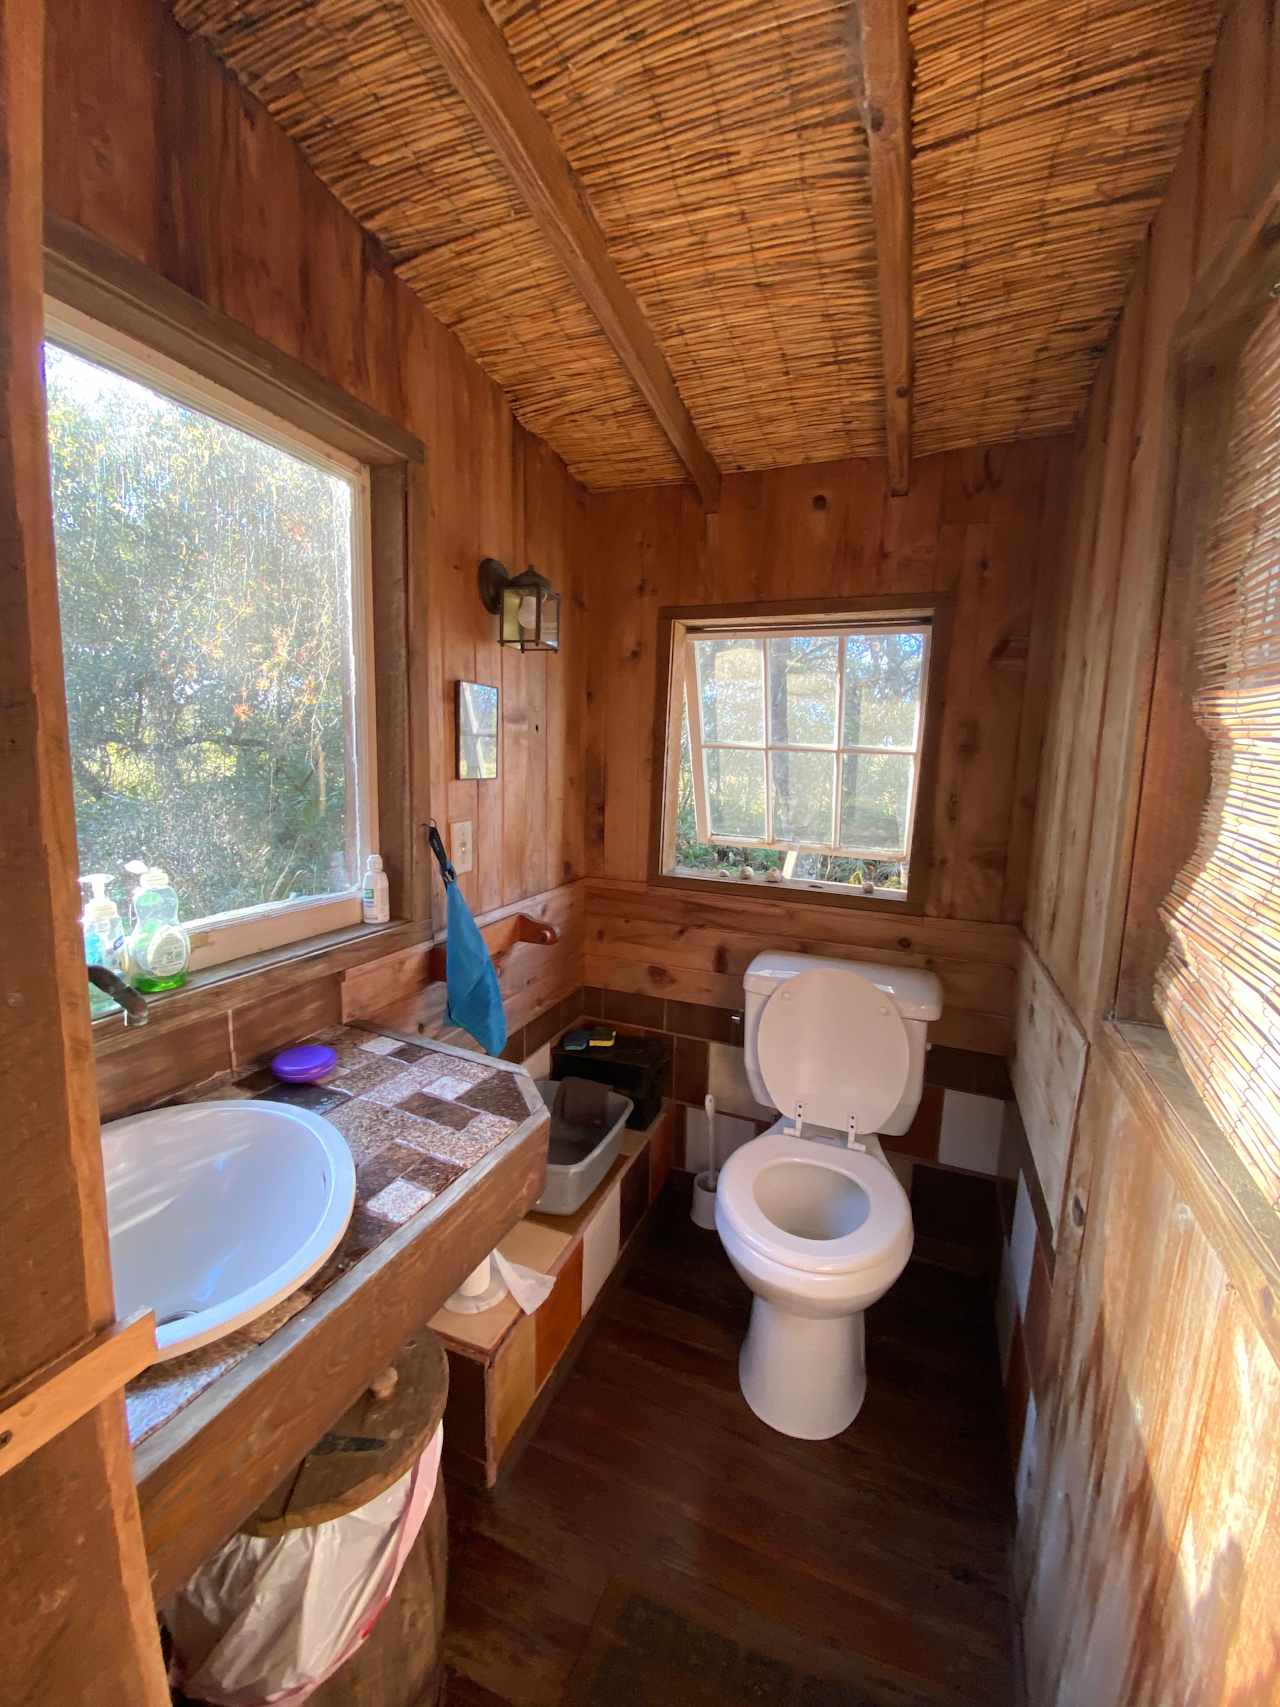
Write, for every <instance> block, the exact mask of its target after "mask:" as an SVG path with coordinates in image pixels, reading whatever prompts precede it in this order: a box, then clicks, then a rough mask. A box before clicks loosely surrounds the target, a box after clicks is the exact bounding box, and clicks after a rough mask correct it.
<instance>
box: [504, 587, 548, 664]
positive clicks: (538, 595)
mask: <svg viewBox="0 0 1280 1707" xmlns="http://www.w3.org/2000/svg"><path fill="white" fill-rule="evenodd" d="M501 621H502V626H501V630H500V633H499V639H500V640H501V642H502V644H503V645H504V646H518V647H519V648H520V650H521V651H522V652H558V651H559V649H560V595H559V593H553V592H552V591H551V589H550V587H547V586H545V585H542V586H538V585H528V584H526V585H525V586H521V585H520V584H519V582H518V581H514V582H508V583H507V585H506V586H505V587H504V588H503V589H502V619H501Z"/></svg>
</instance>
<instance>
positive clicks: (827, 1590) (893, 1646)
mask: <svg viewBox="0 0 1280 1707" xmlns="http://www.w3.org/2000/svg"><path fill="white" fill-rule="evenodd" d="M746 1314H747V1294H746V1292H745V1290H744V1289H743V1288H742V1287H741V1285H740V1284H739V1282H738V1281H737V1279H736V1277H735V1276H734V1274H733V1272H732V1270H731V1269H730V1268H729V1265H728V1263H727V1262H726V1260H725V1258H724V1255H723V1252H722V1251H721V1249H720V1244H719V1241H718V1239H717V1238H716V1235H715V1234H714V1233H705V1232H702V1231H700V1230H699V1229H697V1228H695V1227H693V1226H692V1225H691V1224H690V1222H689V1221H688V1218H687V1214H686V1213H684V1212H683V1211H682V1205H681V1204H680V1202H679V1198H678V1196H674V1197H673V1198H672V1199H671V1200H670V1201H668V1202H664V1204H663V1205H662V1206H661V1208H660V1209H659V1211H658V1212H657V1221H656V1225H655V1227H654V1229H653V1232H652V1234H651V1236H650V1237H649V1238H648V1240H647V1242H646V1244H645V1245H644V1247H643V1248H642V1249H641V1251H640V1252H639V1253H638V1255H637V1256H636V1258H635V1260H634V1261H633V1263H632V1266H631V1267H630V1269H629V1271H628V1273H627V1275H626V1278H625V1280H624V1282H623V1283H622V1284H621V1285H620V1286H619V1287H618V1288H617V1289H616V1290H615V1291H614V1292H613V1294H612V1296H611V1298H610V1299H609V1300H608V1302H607V1304H606V1305H605V1308H604V1310H603V1312H602V1314H601V1315H600V1317H599V1318H598V1319H597V1322H596V1324H595V1326H594V1328H593V1329H592V1331H591V1336H590V1338H589V1340H588V1342H587V1344H586V1345H585V1347H584V1348H583V1350H582V1353H581V1356H580V1357H579V1359H578V1362H577V1365H576V1367H575V1368H574V1370H573V1371H572V1373H571V1374H570V1375H569V1377H568V1379H567V1380H566V1382H565V1383H564V1385H563V1387H562V1388H561V1390H560V1392H559V1393H558V1394H557V1396H556V1397H555V1399H554V1400H553V1402H552V1404H551V1406H550V1408H549V1409H548V1411H547V1413H546V1415H545V1416H544V1417H543V1419H542V1421H541V1424H540V1425H539V1427H538V1430H537V1432H536V1434H535V1435H534V1436H533V1438H532V1440H531V1441H530V1443H529V1445H528V1446H527V1448H526V1450H525V1452H524V1454H523V1456H522V1458H521V1459H520V1460H519V1462H518V1463H517V1464H516V1465H515V1467H514V1469H513V1470H512V1471H511V1473H510V1475H509V1477H508V1478H507V1480H506V1482H505V1483H504V1485H503V1486H502V1488H501V1489H500V1490H499V1491H498V1493H497V1494H496V1495H494V1496H488V1497H486V1496H483V1495H480V1494H476V1493H471V1492H468V1491H467V1490H464V1489H462V1488H455V1487H450V1490H449V1498H450V1502H451V1514H450V1522H451V1543H452V1552H451V1559H450V1588H449V1608H448V1617H447V1620H446V1655H447V1661H448V1667H449V1671H448V1686H447V1694H446V1699H447V1702H448V1703H449V1704H450V1707H496V1704H499V1703H512V1704H514V1703H521V1704H523V1703H528V1704H530V1707H534V1704H537V1707H553V1704H559V1703H565V1704H566V1707H568V1704H572V1707H595V1703H596V1702H597V1701H599V1702H600V1703H602V1704H603V1703H605V1702H608V1703H610V1704H611V1707H630V1704H632V1703H634V1704H635V1707H642V1704H645V1707H647V1704H648V1703H653V1707H674V1704H675V1703H677V1702H679V1703H683V1702H686V1701H687V1702H696V1703H699V1704H701V1703H709V1704H710V1703H719V1702H724V1703H726V1704H728V1703H730V1702H732V1703H734V1707H737V1704H738V1703H741V1702H747V1701H752V1702H760V1703H762V1704H771V1703H777V1704H778V1707H783V1704H784V1703H785V1704H786V1707H843V1704H847V1707H855V1704H856V1707H880V1704H881V1703H883V1704H885V1707H889V1704H892V1707H926V1704H929V1707H933V1704H936V1703H940V1702H947V1703H952V1704H962V1703H973V1704H974V1707H978V1704H981V1707H992V1704H993V1703H1001V1702H1005V1701H1007V1700H1008V1699H1009V1640H1010V1613H1009V1598H1008V1584H1007V1572H1008V1546H1009V1535H1010V1521H1011V1498H1010V1485H1009V1466H1008V1458H1007V1449H1006V1446H1005V1437H1004V1427H1003V1409H1002V1404H1001V1399H1000V1389H999V1373H998V1368H997V1365H996V1357H995V1347H994V1342H993V1335H992V1331H991V1305H990V1299H989V1295H988V1291H987V1288H986V1286H985V1285H984V1284H983V1283H981V1282H975V1281H972V1280H968V1279H965V1278H962V1277H960V1276H957V1275H955V1274H952V1273H949V1272H946V1271H944V1270H942V1269H939V1268H933V1267H929V1266H927V1265H925V1264H923V1263H912V1264H911V1265H910V1266H909V1267H908V1269H907V1271H906V1273H905V1274H904V1275H903V1277H902V1279H901V1280H900V1281H899V1283H898V1285H897V1286H896V1287H895V1288H894V1289H893V1291H892V1292H890V1293H889V1295H888V1296H887V1297H886V1298H885V1299H884V1300H882V1302H881V1303H879V1304H878V1305H876V1306H875V1308H874V1309H873V1310H872V1311H871V1312H870V1314H869V1318H868V1327H869V1332H868V1367H869V1388H868V1394H867V1399H866V1403H865V1404H864V1406H863V1410H862V1414H861V1416H859V1418H858V1419H857V1421H856V1422H855V1423H854V1425H853V1427H852V1428H851V1429H849V1430H848V1431H847V1432H846V1433H845V1434H844V1435H843V1436H841V1437H840V1438H838V1439H836V1440H833V1441H824V1442H817V1443H813V1442H805V1441H796V1440H789V1439H786V1438H785V1437H784V1436H782V1435H779V1434H775V1433H774V1432H773V1431H772V1430H771V1429H768V1428H766V1427H765V1426H764V1424H763V1423H760V1422H758V1421H757V1420H756V1418H755V1417H754V1416H753V1415H752V1414H751V1412H750V1411H749V1410H748V1409H747V1406H746V1404H745V1402H744V1401H743V1399H742V1396H741V1394H740V1393H739V1391H738V1385H737V1363H736V1360H737V1354H738V1346H739V1343H740V1340H741V1337H742V1331H743V1327H744V1324H745V1320H746ZM664 1645H665V1646H664Z"/></svg>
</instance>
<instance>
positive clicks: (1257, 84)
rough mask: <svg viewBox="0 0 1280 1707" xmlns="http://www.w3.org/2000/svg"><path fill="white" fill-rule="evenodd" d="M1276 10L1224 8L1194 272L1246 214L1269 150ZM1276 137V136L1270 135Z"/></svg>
mask: <svg viewBox="0 0 1280 1707" xmlns="http://www.w3.org/2000/svg"><path fill="white" fill-rule="evenodd" d="M1271 12H1272V8H1271V7H1270V6H1269V5H1268V4H1266V3H1265V0H1233V3H1232V4H1229V5H1228V6H1226V8H1225V9H1224V15H1223V19H1222V29H1221V32H1220V34H1219V36H1218V47H1217V52H1216V53H1215V54H1214V59H1213V65H1212V68H1211V70H1210V73H1209V77H1208V84H1209V97H1208V101H1207V103H1206V107H1205V115H1204V154H1203V162H1204V163H1203V174H1204V184H1205V194H1204V201H1203V205H1202V208H1201V213H1200V225H1199V231H1198V233H1197V238H1196V254H1195V270H1196V273H1197V275H1198V274H1200V273H1202V272H1203V271H1204V269H1205V267H1206V266H1207V265H1208V263H1209V262H1210V261H1211V260H1212V259H1213V257H1214V255H1215V254H1216V253H1217V251H1218V248H1219V245H1220V244H1221V243H1222V240H1223V238H1224V236H1225V235H1226V233H1227V231H1228V228H1229V227H1230V226H1231V225H1232V224H1233V223H1234V222H1235V221H1236V220H1237V219H1240V218H1242V217H1243V216H1244V214H1245V213H1246V212H1247V210H1248V207H1249V203H1250V201H1251V200H1252V198H1253V194H1254V190H1255V188H1256V181H1257V171H1258V165H1259V156H1260V154H1261V153H1262V151H1263V148H1264V146H1265V143H1266V140H1267V137H1268V132H1267V125H1266V108H1267V71H1268V62H1269V58H1270V55H1269V38H1270V36H1271V34H1272V32H1273V30H1274V20H1273V18H1272V16H1271ZM1270 134H1271V136H1272V137H1274V135H1275V132H1274V131H1272V132H1271V133H1270Z"/></svg>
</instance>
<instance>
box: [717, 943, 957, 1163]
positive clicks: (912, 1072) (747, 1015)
mask: <svg viewBox="0 0 1280 1707" xmlns="http://www.w3.org/2000/svg"><path fill="white" fill-rule="evenodd" d="M817 967H823V968H825V969H827V970H830V971H835V972H850V973H853V974H855V975H856V976H857V977H859V978H864V979H866V980H867V982H868V983H871V984H874V985H875V987H876V989H877V990H882V991H883V992H884V994H885V995H886V996H888V997H889V998H890V999H891V1000H892V1002H893V1004H894V1006H895V1007H896V1008H897V1010H898V1012H899V1013H900V1014H901V1015H902V1022H903V1025H904V1026H905V1027H906V1032H907V1048H908V1058H907V1083H906V1086H905V1088H904V1090H903V1093H902V1101H901V1102H900V1103H899V1104H898V1106H897V1108H895V1109H894V1111H893V1113H892V1114H891V1115H890V1116H889V1118H888V1119H887V1120H886V1121H884V1122H883V1124H882V1125H881V1127H880V1131H881V1132H882V1133H883V1134H885V1135H886V1136H888V1137H893V1136H895V1135H897V1134H900V1133H903V1132H905V1131H906V1130H907V1128H908V1127H909V1126H910V1125H911V1122H912V1121H913V1120H914V1119H915V1114H916V1110H917V1108H919V1106H920V1093H921V1091H922V1090H923V1089H924V1054H925V1044H926V1037H925V1034H926V1032H927V1031H928V1028H929V1021H930V1020H935V1019H937V1018H938V1016H939V1014H941V1012H942V985H941V984H940V983H939V981H938V978H937V976H936V974H934V973H932V972H926V971H925V970H924V969H923V968H922V967H919V966H883V965H881V964H880V963H879V962H877V961H873V960H834V959H830V958H828V957H827V956H824V955H817V954H788V953H786V952H785V951H784V950H782V949H766V950H765V952H764V953H763V954H757V955H756V957H755V959H754V960H753V961H752V962H751V964H750V966H748V967H747V970H746V972H745V974H744V975H743V980H742V987H743V990H744V992H745V1000H744V1002H743V1031H744V1034H745V1035H744V1037H743V1047H744V1050H745V1053H746V1069H747V1079H748V1081H749V1082H750V1085H751V1090H752V1093H753V1095H754V1096H755V1098H756V1101H757V1102H759V1103H761V1104H763V1106H764V1107H765V1108H773V1107H776V1104H775V1103H774V1100H773V1098H772V1097H771V1096H770V1095H769V1087H768V1086H767V1085H766V1084H765V1082H764V1080H763V1079H762V1078H761V1076H760V1062H759V1054H758V1050H757V1047H756V1044H757V1040H758V1038H759V1034H760V1016H761V1014H763V1012H764V1010H765V1004H766V1003H767V1002H768V1001H769V1000H770V998H771V997H772V996H773V995H775V994H776V992H777V991H778V990H779V989H780V988H781V987H782V985H783V984H785V983H786V981H787V979H788V978H794V977H795V976H796V974H797V973H798V972H812V971H813V970H814V969H815V968H817Z"/></svg>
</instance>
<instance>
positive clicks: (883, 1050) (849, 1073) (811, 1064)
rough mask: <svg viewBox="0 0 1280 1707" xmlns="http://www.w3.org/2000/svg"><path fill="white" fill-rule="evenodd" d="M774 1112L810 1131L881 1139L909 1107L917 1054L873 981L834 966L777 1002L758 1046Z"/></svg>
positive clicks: (791, 982) (786, 990)
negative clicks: (906, 1095)
mask: <svg viewBox="0 0 1280 1707" xmlns="http://www.w3.org/2000/svg"><path fill="white" fill-rule="evenodd" d="M756 1053H757V1059H758V1060H759V1063H760V1073H761V1076H762V1077H763V1079H764V1082H765V1084H766V1085H767V1086H768V1088H769V1096H770V1097H771V1099H772V1101H773V1103H774V1106H775V1107H777V1108H779V1109H780V1110H781V1111H782V1113H783V1114H785V1115H787V1116H789V1117H792V1116H794V1115H795V1111H796V1104H797V1103H798V1102H802V1103H803V1104H804V1118H805V1124H806V1125H815V1126H826V1127H829V1128H830V1129H831V1130H832V1131H835V1132H844V1131H845V1130H846V1129H847V1128H848V1125H849V1116H850V1115H851V1114H856V1115H857V1117H858V1131H859V1132H878V1131H879V1130H880V1127H881V1125H882V1124H883V1123H884V1121H886V1120H887V1119H888V1118H889V1116H890V1115H891V1114H892V1113H893V1111H894V1109H895V1108H897V1106H898V1104H899V1103H900V1102H901V1101H902V1093H903V1091H904V1090H905V1089H906V1086H907V1073H908V1068H909V1062H910V1047H909V1045H908V1043H907V1028H906V1026H905V1025H904V1024H903V1023H902V1015H901V1014H900V1013H899V1012H898V1010H897V1008H896V1007H895V1006H894V1004H893V1002H892V1001H891V1000H890V999H889V997H888V996H886V995H885V994H884V992H883V991H882V990H877V989H876V987H875V985H874V984H872V983H870V982H868V980H867V979H865V978H860V977H857V976H855V975H853V974H851V973H848V972H837V971H834V970H829V969H828V968H826V967H818V968H815V969H814V970H813V971H812V972H799V973H797V974H796V976H795V977H794V978H788V979H787V981H786V983H785V984H784V985H783V986H782V987H781V989H779V990H778V991H776V992H775V994H774V995H772V996H770V998H769V1000H768V1001H767V1002H766V1004H765V1009H764V1012H763V1013H762V1014H761V1016H760V1029H759V1034H758V1037H757V1042H756Z"/></svg>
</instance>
